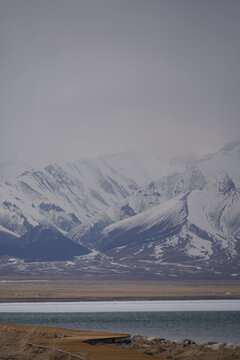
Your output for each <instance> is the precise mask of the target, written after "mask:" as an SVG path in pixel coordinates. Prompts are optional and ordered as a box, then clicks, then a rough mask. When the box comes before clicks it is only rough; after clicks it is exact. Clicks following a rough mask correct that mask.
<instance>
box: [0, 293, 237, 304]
mask: <svg viewBox="0 0 240 360" xmlns="http://www.w3.org/2000/svg"><path fill="white" fill-rule="evenodd" d="M188 300H192V301H194V300H196V301H197V300H240V296H231V295H230V296H229V295H226V296H169V297H160V296H159V297H99V298H96V297H93V298H90V297H81V298H75V297H74V298H66V297H64V298H59V297H56V298H52V297H51V298H38V297H32V298H17V297H16V298H9V299H8V298H6V299H0V304H5V303H9V304H11V303H56V302H59V303H60V302H61V303H67V302H72V303H74V302H101V301H104V302H111V301H119V302H120V301H126V302H127V301H188Z"/></svg>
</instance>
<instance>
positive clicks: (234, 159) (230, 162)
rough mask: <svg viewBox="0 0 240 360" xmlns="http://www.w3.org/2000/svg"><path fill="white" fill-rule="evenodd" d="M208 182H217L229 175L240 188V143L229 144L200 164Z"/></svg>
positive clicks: (199, 166) (200, 168)
mask: <svg viewBox="0 0 240 360" xmlns="http://www.w3.org/2000/svg"><path fill="white" fill-rule="evenodd" d="M198 169H199V171H201V172H202V174H203V175H204V177H205V178H206V181H207V182H208V183H209V182H216V181H217V179H219V178H223V177H224V176H225V175H228V176H229V177H230V178H231V179H232V180H233V182H234V183H235V185H236V187H238V188H239V187H240V141H235V142H233V143H229V144H227V145H226V146H224V147H223V148H222V149H220V150H219V151H218V152H217V153H216V154H214V155H212V156H210V157H209V158H208V159H207V160H204V161H202V162H200V163H199V164H198Z"/></svg>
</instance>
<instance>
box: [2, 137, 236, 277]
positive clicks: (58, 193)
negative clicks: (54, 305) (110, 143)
mask: <svg viewBox="0 0 240 360" xmlns="http://www.w3.org/2000/svg"><path fill="white" fill-rule="evenodd" d="M147 156H148V154H145V160H146V158H147ZM151 156H152V157H151V164H150V165H149V163H148V162H146V163H147V166H145V167H144V165H145V163H144V162H141V160H142V159H143V158H144V156H143V155H142V154H141V156H139V157H137V155H136V153H133V154H131V153H125V154H118V155H111V156H105V157H100V158H98V159H95V160H82V161H79V162H77V163H74V164H65V165H64V166H59V165H52V166H48V167H45V168H44V169H43V170H41V171H40V170H38V171H33V170H31V171H27V172H24V173H22V174H20V175H19V176H18V177H17V179H16V180H14V181H11V182H9V181H6V180H5V181H4V182H2V183H1V185H0V198H1V203H2V206H1V207H0V225H1V228H0V239H2V240H1V241H2V242H4V243H7V242H8V241H9V242H11V241H14V242H16V241H18V242H21V241H23V239H24V236H25V237H26V236H28V238H31V232H32V231H33V230H32V229H34V227H36V226H38V225H39V224H45V226H47V227H49V226H50V225H51V226H55V229H56V231H58V232H59V233H62V236H65V237H67V238H68V239H69V241H70V239H71V240H72V241H74V243H73V242H72V241H71V243H72V244H76V245H77V244H79V245H81V246H83V247H84V249H86V248H87V249H90V250H91V253H90V254H88V255H87V254H86V255H83V254H79V253H76V256H77V255H82V256H81V261H80V260H79V257H75V258H74V252H72V253H71V254H72V258H73V263H72V265H71V269H69V268H68V269H66V266H65V265H66V264H63V263H61V261H58V262H57V263H55V265H54V266H55V267H57V268H58V269H59V272H60V273H62V272H63V271H64V272H65V273H69V274H70V273H72V274H73V273H76V272H78V271H80V270H81V273H82V275H86V274H87V276H91V275H89V274H94V272H95V275H96V274H97V275H98V276H102V277H104V276H106V273H108V276H110V277H111V276H112V277H117V276H119V277H129V276H133V277H135V278H137V277H141V278H166V277H167V278H169V277H180V278H181V277H183V278H232V279H235V278H239V277H240V269H239V264H240V261H239V260H240V258H239V257H240V256H239V253H240V143H239V142H235V143H231V144H228V145H226V146H225V147H224V148H222V149H221V150H220V151H218V152H217V153H216V154H213V155H211V156H208V157H207V158H205V159H204V160H201V161H195V163H194V164H192V163H191V164H190V166H185V165H186V164H183V163H184V161H182V160H181V161H179V163H178V164H177V165H176V164H174V166H173V161H172V162H170V161H169V160H168V161H163V160H162V159H161V158H160V156H159V154H157V155H156V153H155V155H154V156H153V155H152V154H151ZM175 163H176V161H175ZM153 164H154V165H153ZM161 164H162V165H163V166H162V169H161V171H158V170H157V169H159V168H161ZM171 164H172V165H171ZM188 164H189V163H188ZM174 170H175V171H174ZM179 170H180V171H179ZM157 173H159V177H157V176H156V174H157ZM162 175H165V176H162ZM26 234H30V235H26ZM17 236H18V237H17ZM46 246H47V245H46ZM85 251H87V250H85ZM5 255H6V254H5ZM8 255H9V256H10V255H11V254H10V253H9V254H8ZM14 256H15V257H16V258H17V257H19V258H21V257H20V256H17V255H14ZM22 258H24V257H23V256H22ZM25 260H27V259H26V258H25ZM52 260H63V259H52ZM4 261H5V263H4V264H5V265H4V266H5V267H6V266H8V268H9V266H10V265H9V262H8V261H7V260H4ZM34 261H38V263H39V264H40V263H41V261H42V258H39V259H37V257H35V258H34ZM39 261H40V262H39ZM35 265H36V263H35ZM4 266H3V267H4ZM18 266H20V267H22V266H23V264H22V263H21V265H19V263H18V262H17V263H16V264H15V268H14V266H12V267H11V266H10V268H11V269H14V270H13V271H15V270H16V269H17V267H18ZM41 266H42V265H39V267H41ZM51 266H52V263H49V265H47V264H46V263H45V265H44V269H46V267H48V269H51ZM30 268H31V264H27V265H26V264H25V265H24V266H23V267H22V269H24V270H23V271H25V272H28V271H29V269H30ZM63 268H64V270H63ZM49 271H50V270H49Z"/></svg>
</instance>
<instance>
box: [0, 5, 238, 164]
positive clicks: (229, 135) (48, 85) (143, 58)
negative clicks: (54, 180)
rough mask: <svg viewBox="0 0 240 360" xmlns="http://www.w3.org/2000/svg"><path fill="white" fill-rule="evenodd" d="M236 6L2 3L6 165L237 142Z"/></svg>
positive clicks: (0, 91)
mask: <svg viewBox="0 0 240 360" xmlns="http://www.w3.org/2000/svg"><path fill="white" fill-rule="evenodd" d="M239 18H240V1H239V0H224V1H222V0H41V1H39V0H0V49H1V50H0V162H4V161H9V160H15V159H16V160H20V161H25V162H32V163H35V162H36V163H37V162H41V161H44V162H52V161H69V160H75V159H78V158H81V157H92V156H97V155H100V154H104V153H109V152H110V153H112V152H119V151H124V150H126V149H130V148H139V147H148V146H159V147H161V148H162V149H165V150H166V149H171V150H172V149H174V150H176V152H181V151H182V152H185V151H186V152H197V153H203V152H211V151H215V150H216V149H218V148H219V147H221V146H223V145H224V144H225V143H227V142H230V141H234V140H238V139H239V138H240V136H239V134H240V117H239V113H240V111H239V110H240V101H239V100H240V98H239V94H240V91H239V90H240V71H239V64H240V46H239V39H240V21H239Z"/></svg>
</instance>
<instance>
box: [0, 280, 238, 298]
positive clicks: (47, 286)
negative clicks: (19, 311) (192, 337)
mask: <svg viewBox="0 0 240 360" xmlns="http://www.w3.org/2000/svg"><path fill="white" fill-rule="evenodd" d="M117 299H119V300H124V299H128V300H133V299H136V300H137V299H138V300H144V299H145V300H149V299H152V300H157V299H163V300H164V299H165V300H166V299H169V300H170V299H240V282H239V281H225V282H208V281H196V282H193V281H186V282H166V281H165V282H164V281H161V282H157V281H156V282H136V283H133V282H120V281H118V282H103V283H101V284H100V283H93V282H91V283H87V282H82V281H81V282H80V281H77V280H46V281H33V280H28V281H18V280H12V281H11V282H3V281H0V302H18V301H80V300H117Z"/></svg>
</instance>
